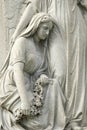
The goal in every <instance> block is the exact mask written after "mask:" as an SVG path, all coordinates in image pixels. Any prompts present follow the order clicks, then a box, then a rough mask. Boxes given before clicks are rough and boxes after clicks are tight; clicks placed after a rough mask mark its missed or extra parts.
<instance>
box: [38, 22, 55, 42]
mask: <svg viewBox="0 0 87 130" xmlns="http://www.w3.org/2000/svg"><path fill="white" fill-rule="evenodd" d="M52 26H53V23H52V22H51V21H50V22H46V23H41V24H40V26H39V28H38V30H37V36H38V38H39V39H40V40H45V39H46V38H47V37H48V35H49V33H50V30H51V29H52Z"/></svg>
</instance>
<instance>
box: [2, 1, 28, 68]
mask: <svg viewBox="0 0 87 130" xmlns="http://www.w3.org/2000/svg"><path fill="white" fill-rule="evenodd" d="M27 3H28V0H0V68H1V66H2V65H3V62H4V60H5V58H6V55H7V52H8V50H9V41H10V38H11V36H12V34H13V33H14V31H15V28H16V26H17V24H18V22H19V19H20V17H21V15H22V13H23V11H24V9H25V7H26V6H27Z"/></svg>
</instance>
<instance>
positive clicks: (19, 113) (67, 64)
mask: <svg viewBox="0 0 87 130" xmlns="http://www.w3.org/2000/svg"><path fill="white" fill-rule="evenodd" d="M40 12H45V13H48V14H49V15H51V16H52V18H53V19H55V20H54V21H55V23H56V26H54V27H53V29H52V31H51V34H50V35H49V37H48V38H47V40H46V45H47V58H48V59H47V65H48V70H49V71H50V74H49V71H48V74H43V72H42V73H41V76H40V75H39V78H36V79H37V80H36V81H35V79H32V80H34V86H35V89H33V91H32V92H33V99H31V101H30V102H31V105H30V106H28V108H30V109H27V112H23V110H24V109H23V110H22V109H17V110H15V112H13V113H14V115H15V118H16V120H18V122H19V121H20V123H19V124H21V125H20V126H19V124H17V125H18V127H19V128H20V129H27V128H32V129H40V128H41V129H46V130H54V129H58V130H85V129H87V105H86V104H87V102H86V101H87V94H86V91H87V88H86V84H87V76H86V75H87V73H86V72H87V67H86V66H87V63H86V62H87V60H86V57H87V36H86V35H87V0H29V1H28V6H27V7H26V9H25V11H24V14H23V16H22V17H21V19H20V22H19V24H18V26H17V28H16V30H15V32H14V34H13V36H12V38H11V41H10V45H11V48H12V49H11V51H10V52H12V50H13V47H14V46H15V45H17V46H20V44H19V43H20V42H19V43H18V42H17V41H18V40H19V39H20V36H21V37H22V38H23V37H28V36H29V35H28V33H26V32H27V31H29V30H27V29H26V28H27V27H28V25H30V24H31V19H32V17H33V15H35V14H38V13H40ZM31 27H32V26H31ZM32 31H33V30H32ZM29 38H30V36H29ZM30 42H31V41H30ZM14 43H16V44H14ZM36 43H37V42H35V45H37V44H36ZM13 44H14V45H13ZM18 44H19V45H18ZM23 45H24V44H23ZM23 45H21V46H23ZM23 49H24V47H23ZM30 50H32V49H30ZM10 52H9V54H8V57H7V59H8V58H11V55H10ZM23 52H24V51H23ZM40 55H41V56H42V55H43V51H41V53H40ZM7 59H6V62H5V63H6V64H5V65H6V66H3V69H2V70H3V72H2V75H3V73H4V72H5V70H6V68H7V67H8V65H9V62H8V60H7ZM41 59H43V58H41ZM33 64H34V63H33ZM32 67H33V66H32ZM32 67H30V68H31V69H32ZM46 72H47V71H46ZM36 75H37V74H36ZM36 75H35V76H36ZM49 75H50V76H49ZM16 77H17V80H18V76H16ZM44 78H45V81H46V84H45V85H46V86H47V87H43V86H44V85H43V84H44V83H43V82H42V83H41V80H42V79H44ZM29 79H31V77H29ZM32 80H30V81H32ZM30 81H29V83H30ZM29 83H28V84H29ZM52 84H53V85H52ZM32 86H33V85H32ZM48 86H49V87H48ZM50 86H51V87H50ZM54 86H55V87H54ZM45 89H46V91H45V92H44V90H45ZM16 94H17V93H16ZM20 94H22V93H21V92H20ZM44 94H45V96H44ZM23 95H24V94H23ZM26 95H27V94H25V97H23V98H22V99H21V100H24V102H25V103H26V102H27V97H26ZM29 95H32V94H31V93H29ZM20 97H21V96H20ZM29 97H30V96H29ZM31 97H32V96H31ZM44 98H45V100H46V101H44ZM17 101H18V100H17ZM35 103H36V104H37V105H36V106H35V107H33V106H34V104H35ZM38 104H39V105H38ZM49 104H50V105H49ZM5 105H8V104H5ZM26 106H27V105H26ZM48 106H49V107H48ZM23 107H24V106H23ZM26 108H27V107H26ZM37 108H38V110H37ZM41 108H43V111H45V112H43V111H42V109H41ZM51 108H52V109H51ZM44 109H45V110H44ZM1 111H3V110H2V109H1ZM46 112H47V113H46ZM1 113H3V112H1ZM26 113H27V114H26ZM30 113H31V115H32V116H33V115H34V117H35V115H36V118H33V119H31V118H28V119H27V121H25V117H26V116H27V115H30ZM41 113H42V114H41ZM43 113H44V114H43ZM45 113H46V114H47V115H46V116H45ZM38 114H39V116H38V117H37V115H38ZM23 116H24V118H22V117H23ZM21 118H22V119H21ZM42 119H43V120H44V119H46V120H45V121H43V120H42ZM21 120H23V121H22V122H23V123H21ZM46 123H47V124H46ZM2 124H3V123H2ZM2 124H1V126H2ZM27 124H28V126H27ZM22 126H24V127H22ZM26 126H27V127H26ZM10 128H11V129H12V127H9V128H8V129H10ZM6 129H7V128H6ZM16 129H17V128H16Z"/></svg>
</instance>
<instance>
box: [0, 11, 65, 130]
mask: <svg viewBox="0 0 87 130" xmlns="http://www.w3.org/2000/svg"><path fill="white" fill-rule="evenodd" d="M53 26H56V23H55V20H54V19H53V18H52V17H51V16H50V15H48V14H45V13H38V14H36V15H34V16H33V18H32V20H31V22H30V24H29V25H28V27H27V28H26V29H25V30H24V32H22V33H21V34H20V35H19V37H18V38H17V39H16V41H15V43H14V45H13V46H12V48H11V49H10V53H9V57H8V63H9V64H5V66H4V68H3V70H4V71H3V70H2V72H3V73H2V76H1V82H0V106H1V108H0V128H1V129H2V130H28V129H33V130H34V129H35V130H36V129H45V128H46V127H48V126H50V125H51V124H54V121H53V119H52V120H51V118H54V114H55V113H54V111H55V110H56V108H57V107H58V99H60V100H59V107H61V110H62V105H63V102H62V100H64V97H63V95H62V92H61V89H60V88H58V85H57V81H56V80H55V79H54V80H53V82H52V83H51V84H49V87H48V88H47V87H46V91H44V90H42V89H44V88H42V89H40V88H41V86H39V89H40V94H41V95H42V93H43V91H44V95H45V98H44V106H43V107H42V114H41V115H39V116H36V117H35V116H33V117H31V115H30V110H32V108H31V105H30V104H31V101H32V99H33V88H34V87H35V83H36V85H38V84H37V83H38V82H39V81H40V82H41V84H39V85H42V86H43V85H47V84H48V83H49V82H50V78H52V77H51V75H50V72H49V69H48V68H49V64H48V54H47V51H48V42H47V38H48V37H49V35H50V32H51V30H52V29H53ZM5 67H6V68H5ZM34 90H35V89H34ZM41 90H42V91H41ZM54 91H55V93H56V95H54ZM57 94H58V95H57ZM36 101H37V100H36ZM32 107H33V106H32ZM57 114H58V109H57V110H56V118H55V121H56V120H57ZM36 115H37V114H36ZM26 117H27V118H26ZM43 120H44V121H43ZM50 123H51V124H50ZM56 126H57V124H56Z"/></svg>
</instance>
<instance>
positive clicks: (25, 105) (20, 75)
mask: <svg viewBox="0 0 87 130" xmlns="http://www.w3.org/2000/svg"><path fill="white" fill-rule="evenodd" d="M23 69H24V63H22V62H18V63H16V64H14V79H15V83H16V86H17V89H18V92H19V95H20V98H21V109H24V110H28V109H29V102H28V98H27V91H26V89H25V80H24V72H23Z"/></svg>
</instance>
